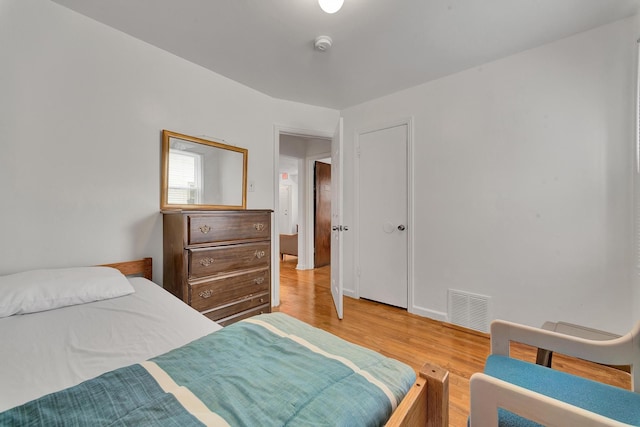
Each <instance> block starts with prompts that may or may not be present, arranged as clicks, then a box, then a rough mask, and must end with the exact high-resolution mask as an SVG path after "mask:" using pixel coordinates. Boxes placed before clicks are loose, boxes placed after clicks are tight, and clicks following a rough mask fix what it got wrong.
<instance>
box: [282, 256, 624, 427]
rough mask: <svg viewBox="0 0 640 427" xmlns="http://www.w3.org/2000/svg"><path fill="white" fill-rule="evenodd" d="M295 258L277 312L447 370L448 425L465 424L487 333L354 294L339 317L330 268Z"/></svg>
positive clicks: (606, 376) (287, 266)
mask: <svg viewBox="0 0 640 427" xmlns="http://www.w3.org/2000/svg"><path fill="white" fill-rule="evenodd" d="M296 262H297V258H295V257H291V256H285V260H284V261H282V262H281V263H280V272H281V273H280V306H279V307H277V308H276V309H275V310H276V311H281V312H283V313H287V314H289V315H291V316H293V317H296V318H298V319H300V320H302V321H305V322H307V323H309V324H311V325H313V326H316V327H318V328H320V329H324V330H326V331H328V332H331V333H332V334H334V335H337V336H339V337H341V338H343V339H345V340H347V341H350V342H353V343H356V344H359V345H362V346H363V347H367V348H370V349H372V350H375V351H377V352H379V353H382V354H384V355H387V356H389V357H393V358H394V359H398V360H400V361H402V362H404V363H406V364H408V365H409V366H411V367H413V368H414V369H415V370H418V369H419V368H420V367H421V366H422V364H423V363H424V362H426V361H428V362H430V363H435V364H437V365H439V366H441V367H443V368H445V369H447V370H449V382H450V383H449V393H450V396H449V400H450V402H449V424H450V425H451V426H455V427H458V426H460V427H462V426H466V423H467V416H468V414H469V378H470V377H471V375H473V374H474V373H475V372H480V371H482V369H483V367H484V360H485V359H486V357H487V355H488V354H489V337H488V335H486V334H482V333H479V332H475V331H472V330H468V329H465V328H460V327H457V326H454V325H450V324H447V323H443V322H438V321H435V320H431V319H427V318H424V317H420V316H416V315H413V314H409V313H408V312H407V311H406V310H403V309H399V308H396V307H390V306H387V305H385V304H380V303H376V302H372V301H367V300H356V299H353V298H345V301H344V319H343V320H338V318H337V317H336V314H335V309H334V307H333V300H332V299H331V291H330V288H329V283H330V267H329V266H326V267H322V268H319V269H316V270H305V271H299V270H296V269H295V265H296ZM550 320H563V319H550ZM512 355H513V356H514V357H518V358H521V359H524V360H530V361H534V360H535V355H536V349H534V348H531V347H528V346H524V345H517V344H516V345H513V346H512ZM553 366H554V368H556V369H560V370H565V371H567V372H572V373H576V374H579V375H582V376H585V377H588V378H593V379H596V380H598V381H603V382H607V383H609V384H613V385H618V386H620V387H625V388H629V387H630V377H629V375H628V374H627V373H624V372H622V371H619V370H616V369H613V368H609V367H603V366H600V365H595V364H592V363H589V362H584V361H581V360H577V359H573V358H569V357H565V356H562V355H557V354H554V359H553Z"/></svg>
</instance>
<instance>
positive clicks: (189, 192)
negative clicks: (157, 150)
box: [160, 130, 248, 210]
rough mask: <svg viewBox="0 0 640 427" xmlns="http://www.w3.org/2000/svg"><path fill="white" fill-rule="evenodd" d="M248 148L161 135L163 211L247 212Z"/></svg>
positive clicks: (171, 133) (161, 203)
mask: <svg viewBox="0 0 640 427" xmlns="http://www.w3.org/2000/svg"><path fill="white" fill-rule="evenodd" d="M247 155H248V150H247V149H246V148H239V147H234V146H232V145H227V144H223V143H220V142H216V141H210V140H207V139H202V138H196V137H194V136H189V135H183V134H180V133H177V132H172V131H169V130H163V131H162V183H161V194H160V209H161V210H172V209H184V210H190V209H195V210H197V209H203V210H204V209H246V206H247Z"/></svg>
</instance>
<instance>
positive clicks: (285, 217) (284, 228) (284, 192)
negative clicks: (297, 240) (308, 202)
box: [278, 185, 292, 234]
mask: <svg viewBox="0 0 640 427" xmlns="http://www.w3.org/2000/svg"><path fill="white" fill-rule="evenodd" d="M279 207H280V213H279V216H280V218H279V221H278V225H279V226H280V233H282V234H291V229H292V223H291V208H292V206H291V186H290V185H281V186H280V206H279Z"/></svg>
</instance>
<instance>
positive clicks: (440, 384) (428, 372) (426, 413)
mask: <svg viewBox="0 0 640 427" xmlns="http://www.w3.org/2000/svg"><path fill="white" fill-rule="evenodd" d="M416 426H428V427H448V426H449V371H447V370H446V369H442V368H441V367H439V366H437V365H432V364H430V363H425V364H424V365H423V366H422V369H420V373H419V375H418V378H417V379H416V382H415V384H414V385H413V387H412V388H411V390H409V392H408V393H407V395H406V396H405V398H404V399H402V402H401V403H400V405H398V408H397V409H396V410H395V411H394V413H393V415H391V418H390V419H389V422H388V423H387V424H386V427H416Z"/></svg>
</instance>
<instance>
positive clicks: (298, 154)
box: [272, 127, 332, 305]
mask: <svg viewBox="0 0 640 427" xmlns="http://www.w3.org/2000/svg"><path fill="white" fill-rule="evenodd" d="M275 131H276V134H275V141H276V147H275V148H276V150H275V160H274V162H275V167H276V169H275V171H276V177H275V178H276V179H275V189H276V197H277V199H276V200H275V201H274V202H275V203H274V205H275V209H274V221H273V227H274V241H276V242H277V243H274V256H273V263H272V266H273V267H272V278H273V280H272V283H273V286H272V288H273V303H274V305H278V304H279V302H280V294H279V283H280V248H281V245H280V239H281V237H283V236H282V235H283V234H289V236H284V237H283V238H284V239H285V240H288V242H289V245H290V247H291V244H292V242H294V243H293V246H294V247H295V250H296V251H297V258H296V257H294V256H293V255H287V254H284V256H285V258H286V260H287V263H288V264H289V263H291V262H295V270H309V269H313V268H314V245H315V242H314V240H315V236H314V222H315V212H314V190H313V182H314V162H315V161H317V160H323V159H328V162H330V158H331V136H332V134H331V133H330V132H324V133H323V132H320V131H305V130H298V129H284V128H278V127H276V128H275ZM292 161H293V162H292ZM287 164H288V169H287V170H284V169H282V167H283V166H284V165H287ZM283 173H287V175H286V178H287V179H288V182H291V183H295V184H296V186H297V188H295V187H292V196H291V199H292V200H293V206H292V209H291V212H290V223H291V224H292V225H291V228H288V229H287V230H285V229H283V228H282V227H281V226H280V223H279V222H280V221H279V218H280V217H281V216H282V214H281V210H282V209H281V208H280V203H279V202H280V195H279V188H280V184H281V181H282V178H283V175H282V174H283ZM293 211H296V212H293ZM286 223H287V224H288V223H289V222H286ZM293 234H296V236H295V237H294V238H292V237H291V235H293ZM289 270H291V268H289ZM290 272H291V271H289V274H290Z"/></svg>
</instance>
